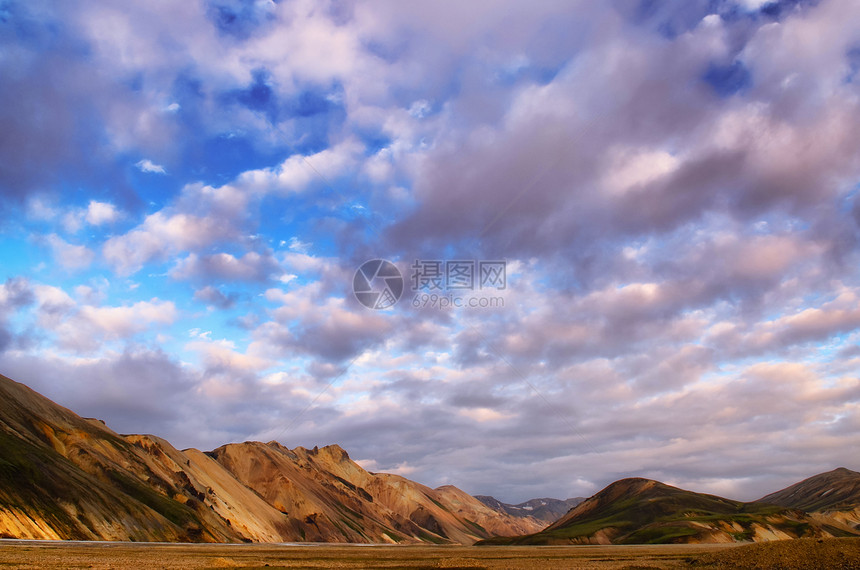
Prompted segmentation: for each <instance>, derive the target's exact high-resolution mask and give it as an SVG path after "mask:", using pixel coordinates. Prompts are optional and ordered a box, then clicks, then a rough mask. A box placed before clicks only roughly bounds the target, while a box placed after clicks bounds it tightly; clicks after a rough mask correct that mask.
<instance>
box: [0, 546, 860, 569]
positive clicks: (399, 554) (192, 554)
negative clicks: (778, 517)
mask: <svg viewBox="0 0 860 570" xmlns="http://www.w3.org/2000/svg"><path fill="white" fill-rule="evenodd" d="M265 567H271V568H512V569H517V568H523V569H525V568H598V569H616V570H618V569H626V570H646V569H651V570H653V569H666V568H701V569H708V570H710V569H712V568H713V569H721V568H750V569H753V568H755V569H761V570H764V569H776V568H780V569H785V570H790V569H793V568H804V569H806V568H828V569H831V568H832V569H837V570H838V569H855V568H856V569H860V539H830V540H825V541H823V542H820V541H816V540H814V539H811V540H805V539H804V540H793V541H780V542H774V543H767V544H753V545H747V546H731V545H693V544H679V545H660V546H645V545H642V546H548V547H540V546H525V547H480V548H479V547H468V546H450V547H449V546H331V545H320V546H279V545H260V544H243V545H225V544H221V545H204V544H134V543H69V542H65V543H64V542H36V541H11V540H10V541H0V568H96V569H103V568H165V569H177V570H179V569H182V570H185V569H191V568H194V569H196V568H265Z"/></svg>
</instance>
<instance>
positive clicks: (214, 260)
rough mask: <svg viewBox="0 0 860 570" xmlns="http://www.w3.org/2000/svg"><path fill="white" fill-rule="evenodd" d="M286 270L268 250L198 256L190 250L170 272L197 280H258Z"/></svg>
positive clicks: (267, 279) (261, 280)
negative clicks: (240, 253) (234, 254)
mask: <svg viewBox="0 0 860 570" xmlns="http://www.w3.org/2000/svg"><path fill="white" fill-rule="evenodd" d="M282 272H283V270H282V269H281V268H280V266H279V265H278V263H277V261H275V259H274V258H273V257H272V256H271V255H270V254H269V253H268V252H267V253H264V254H259V253H256V252H249V253H246V254H245V255H243V256H242V257H239V258H237V257H235V256H233V255H231V254H229V253H216V254H213V255H206V256H203V257H199V256H198V255H197V254H194V253H192V254H190V255H189V256H188V257H186V258H185V259H182V260H180V261H179V262H178V263H177V264H176V266H175V267H174V268H173V269H171V270H170V276H171V277H172V278H174V279H179V280H196V281H203V282H207V281H211V280H217V281H257V282H266V281H269V280H272V279H275V278H277V277H278V276H279V275H280V274H281V273H282Z"/></svg>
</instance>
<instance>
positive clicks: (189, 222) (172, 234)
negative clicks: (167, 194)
mask: <svg viewBox="0 0 860 570" xmlns="http://www.w3.org/2000/svg"><path fill="white" fill-rule="evenodd" d="M228 237H230V233H229V228H225V227H224V226H223V225H222V224H221V223H219V220H217V219H215V218H208V217H203V216H193V215H189V214H185V213H176V214H165V213H163V212H156V213H155V214H150V215H149V216H147V217H146V219H145V220H144V222H143V223H142V224H141V225H140V226H138V227H137V228H136V229H133V230H132V231H130V232H129V233H127V234H125V235H122V236H116V237H112V238H110V239H108V240H107V241H106V242H105V244H104V247H103V250H102V253H103V254H104V257H105V259H106V260H107V261H108V263H110V264H112V265H113V266H114V267H115V268H116V270H117V272H118V273H119V274H120V275H129V274H131V273H134V272H136V271H138V270H139V269H140V268H141V267H142V266H143V265H144V264H145V263H148V262H150V261H152V260H164V259H166V258H167V257H168V256H170V255H172V254H175V253H177V252H180V251H187V250H189V249H197V248H202V247H205V246H207V245H209V244H210V243H213V242H215V241H217V240H219V239H225V238H228Z"/></svg>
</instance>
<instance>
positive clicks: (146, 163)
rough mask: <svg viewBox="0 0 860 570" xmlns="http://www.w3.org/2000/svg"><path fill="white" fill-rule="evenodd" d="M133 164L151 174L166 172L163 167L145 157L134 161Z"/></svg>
mask: <svg viewBox="0 0 860 570" xmlns="http://www.w3.org/2000/svg"><path fill="white" fill-rule="evenodd" d="M135 166H136V167H137V168H138V169H139V170H140V171H141V172H146V173H151V174H167V172H166V171H165V170H164V167H163V166H161V165H158V164H155V163H154V162H152V161H151V160H149V159H147V158H145V159H143V160H140V161H138V162H136V163H135Z"/></svg>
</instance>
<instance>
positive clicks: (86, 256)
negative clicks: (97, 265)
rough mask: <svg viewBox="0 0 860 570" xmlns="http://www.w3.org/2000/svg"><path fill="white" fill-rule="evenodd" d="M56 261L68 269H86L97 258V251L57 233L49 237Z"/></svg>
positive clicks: (49, 243)
mask: <svg viewBox="0 0 860 570" xmlns="http://www.w3.org/2000/svg"><path fill="white" fill-rule="evenodd" d="M47 241H48V245H50V246H51V251H52V252H53V255H54V261H55V262H56V263H58V264H59V265H60V266H62V267H64V268H66V269H85V268H87V267H89V266H90V265H91V264H92V262H93V260H94V259H95V253H93V251H92V250H90V249H89V248H88V247H86V246H84V245H73V244H70V243H68V242H67V241H65V240H64V239H63V238H61V237H60V236H58V235H56V234H51V235H49V236H48V237H47Z"/></svg>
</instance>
